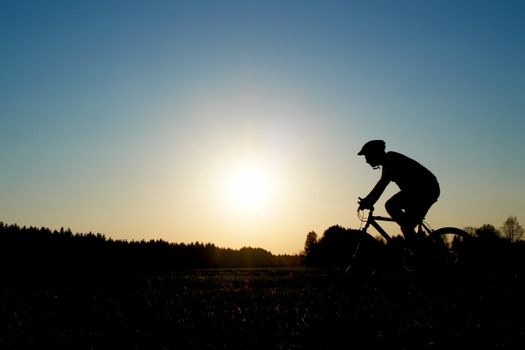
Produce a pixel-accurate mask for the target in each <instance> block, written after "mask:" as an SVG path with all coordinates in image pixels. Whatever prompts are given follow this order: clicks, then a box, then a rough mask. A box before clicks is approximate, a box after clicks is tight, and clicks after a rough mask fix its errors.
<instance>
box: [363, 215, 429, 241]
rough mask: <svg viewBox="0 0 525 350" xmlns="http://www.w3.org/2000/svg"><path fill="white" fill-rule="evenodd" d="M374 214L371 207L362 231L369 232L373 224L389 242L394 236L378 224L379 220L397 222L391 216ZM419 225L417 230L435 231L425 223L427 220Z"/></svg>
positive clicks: (427, 232) (421, 231) (422, 231)
mask: <svg viewBox="0 0 525 350" xmlns="http://www.w3.org/2000/svg"><path fill="white" fill-rule="evenodd" d="M373 214H374V210H373V209H370V211H369V213H368V218H367V219H366V223H365V226H364V227H363V228H362V231H363V232H365V233H368V228H369V227H370V226H372V227H373V228H375V229H376V231H377V232H379V234H381V236H383V238H385V239H386V240H387V242H390V241H391V240H392V237H390V235H389V234H388V233H387V232H386V231H385V230H384V229H383V228H382V227H381V225H379V224H378V221H386V222H395V220H394V219H392V218H391V217H387V216H378V215H373ZM417 227H418V229H417V232H418V233H425V235H429V234H430V233H431V232H432V231H433V230H432V229H431V228H430V227H429V226H428V225H427V224H425V222H421V223H419V224H418V225H417Z"/></svg>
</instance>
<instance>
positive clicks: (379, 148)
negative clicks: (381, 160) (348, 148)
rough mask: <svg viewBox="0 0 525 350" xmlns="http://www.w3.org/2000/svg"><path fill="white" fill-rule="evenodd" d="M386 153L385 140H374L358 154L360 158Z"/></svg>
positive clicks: (366, 144) (365, 145)
mask: <svg viewBox="0 0 525 350" xmlns="http://www.w3.org/2000/svg"><path fill="white" fill-rule="evenodd" d="M383 152H385V141H383V140H372V141H368V142H367V143H365V144H364V145H363V148H361V151H359V153H358V154H357V155H358V156H364V155H367V154H370V153H383Z"/></svg>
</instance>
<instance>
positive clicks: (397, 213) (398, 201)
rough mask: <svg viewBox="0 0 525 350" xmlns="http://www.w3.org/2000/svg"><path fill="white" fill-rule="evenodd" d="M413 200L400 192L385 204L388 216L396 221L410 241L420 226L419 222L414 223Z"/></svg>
mask: <svg viewBox="0 0 525 350" xmlns="http://www.w3.org/2000/svg"><path fill="white" fill-rule="evenodd" d="M411 202H413V200H411V198H410V196H409V195H408V194H407V193H406V192H404V191H401V192H398V193H396V194H395V195H393V196H392V198H390V199H389V200H388V201H386V203H385V209H386V211H387V212H388V214H389V215H390V216H391V217H392V219H394V221H395V222H397V223H398V225H399V226H400V227H401V232H402V233H403V235H404V236H405V238H407V239H410V238H413V237H414V236H415V231H414V229H415V227H416V225H417V224H418V222H417V221H415V222H414V215H413V210H411V208H413V207H414V206H413V205H412V203H411Z"/></svg>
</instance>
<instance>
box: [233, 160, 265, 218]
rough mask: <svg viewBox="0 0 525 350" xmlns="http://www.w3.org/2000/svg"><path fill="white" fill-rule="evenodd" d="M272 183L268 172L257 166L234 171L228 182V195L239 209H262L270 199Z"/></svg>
mask: <svg viewBox="0 0 525 350" xmlns="http://www.w3.org/2000/svg"><path fill="white" fill-rule="evenodd" d="M271 192H272V184H271V181H270V177H269V175H268V173H267V172H265V171H263V169H260V168H258V167H255V166H244V167H240V168H238V169H236V170H234V171H232V173H231V175H230V177H229V179H228V183H227V196H228V197H229V200H230V203H231V204H232V205H233V206H235V207H236V208H237V209H241V210H254V209H261V208H262V207H264V206H265V204H267V203H268V202H269V200H270V196H271Z"/></svg>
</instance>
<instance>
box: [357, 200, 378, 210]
mask: <svg viewBox="0 0 525 350" xmlns="http://www.w3.org/2000/svg"><path fill="white" fill-rule="evenodd" d="M357 203H359V209H358V210H365V209H369V210H373V209H374V206H373V205H372V204H371V203H370V202H369V201H368V200H367V198H361V197H359V200H358V201H357Z"/></svg>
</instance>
